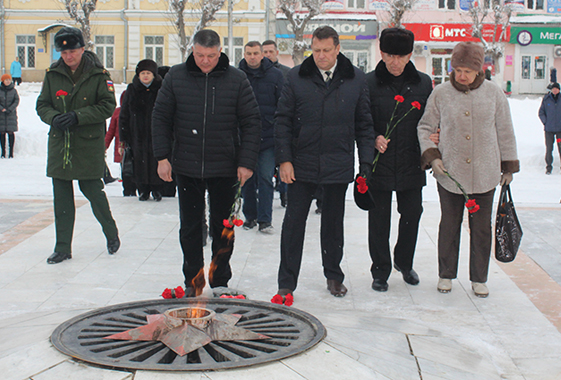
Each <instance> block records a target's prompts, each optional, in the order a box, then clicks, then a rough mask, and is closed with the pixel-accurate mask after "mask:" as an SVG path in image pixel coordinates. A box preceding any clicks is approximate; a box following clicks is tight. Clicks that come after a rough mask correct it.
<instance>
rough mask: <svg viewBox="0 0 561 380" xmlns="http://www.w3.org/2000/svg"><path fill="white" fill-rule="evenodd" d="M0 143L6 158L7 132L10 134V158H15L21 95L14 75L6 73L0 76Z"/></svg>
mask: <svg viewBox="0 0 561 380" xmlns="http://www.w3.org/2000/svg"><path fill="white" fill-rule="evenodd" d="M0 80H2V84H1V85H0V112H1V114H0V145H1V146H2V158H6V134H8V147H9V153H8V157H9V158H14V143H15V141H16V140H15V138H16V137H15V135H14V132H17V130H18V115H17V112H16V108H17V106H18V105H19V95H18V92H17V90H16V89H15V88H14V83H13V82H12V76H11V75H10V74H4V75H2V77H1V78H0Z"/></svg>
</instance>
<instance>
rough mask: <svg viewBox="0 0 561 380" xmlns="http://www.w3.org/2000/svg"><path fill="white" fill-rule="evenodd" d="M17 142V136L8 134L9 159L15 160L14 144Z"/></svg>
mask: <svg viewBox="0 0 561 380" xmlns="http://www.w3.org/2000/svg"><path fill="white" fill-rule="evenodd" d="M15 142H16V135H15V133H14V132H8V146H9V148H10V154H9V156H8V157H9V158H14V143H15Z"/></svg>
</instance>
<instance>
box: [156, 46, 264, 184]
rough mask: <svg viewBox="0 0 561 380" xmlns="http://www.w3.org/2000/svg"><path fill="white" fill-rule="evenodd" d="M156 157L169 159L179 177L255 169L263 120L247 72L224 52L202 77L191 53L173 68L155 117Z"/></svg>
mask: <svg viewBox="0 0 561 380" xmlns="http://www.w3.org/2000/svg"><path fill="white" fill-rule="evenodd" d="M152 138H153V146H154V155H155V156H156V158H157V159H159V160H161V159H164V158H168V159H169V160H170V162H171V165H172V167H173V171H174V172H175V173H177V174H181V175H185V176H189V177H193V178H212V177H236V176H237V168H238V167H244V168H247V169H251V170H254V169H255V166H256V165H257V157H258V155H259V142H260V140H261V116H260V113H259V105H258V104H257V101H256V100H255V96H254V95H253V90H252V89H251V85H250V84H249V81H248V80H247V77H246V76H245V74H244V73H243V72H242V71H240V70H238V69H236V68H235V67H231V66H230V63H229V60H228V57H227V56H226V55H225V54H224V53H222V54H221V56H220V58H219V60H218V64H217V65H216V67H215V68H214V69H213V70H212V71H211V72H210V73H208V74H204V73H203V72H202V71H201V69H199V67H198V66H197V65H196V64H195V59H194V57H193V55H192V54H191V55H190V56H189V58H187V61H186V62H185V63H181V64H178V65H175V66H173V67H172V68H171V69H170V71H169V72H168V74H167V75H166V77H165V79H164V82H163V85H162V88H161V89H160V92H159V93H158V97H157V98H156V105H155V106H154V113H153V115H152Z"/></svg>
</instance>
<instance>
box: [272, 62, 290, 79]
mask: <svg viewBox="0 0 561 380" xmlns="http://www.w3.org/2000/svg"><path fill="white" fill-rule="evenodd" d="M273 66H275V68H277V69H279V70H280V71H281V73H282V76H283V78H284V79H286V76H287V75H288V72H289V71H290V67H288V66H285V65H283V64H282V63H280V62H279V61H276V62H273Z"/></svg>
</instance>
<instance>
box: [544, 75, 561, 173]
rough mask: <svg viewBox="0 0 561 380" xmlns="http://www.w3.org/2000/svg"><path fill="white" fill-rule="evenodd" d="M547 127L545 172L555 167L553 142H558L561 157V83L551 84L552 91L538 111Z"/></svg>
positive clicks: (545, 127) (545, 97)
mask: <svg viewBox="0 0 561 380" xmlns="http://www.w3.org/2000/svg"><path fill="white" fill-rule="evenodd" d="M538 114H539V117H540V120H541V121H542V123H543V126H544V129H545V165H546V166H545V174H551V170H552V169H553V144H554V142H557V151H558V152H559V157H561V100H559V83H557V82H555V83H553V84H552V85H551V91H550V92H549V93H548V94H547V95H545V96H544V97H543V99H542V103H541V105H540V110H539V112H538Z"/></svg>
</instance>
